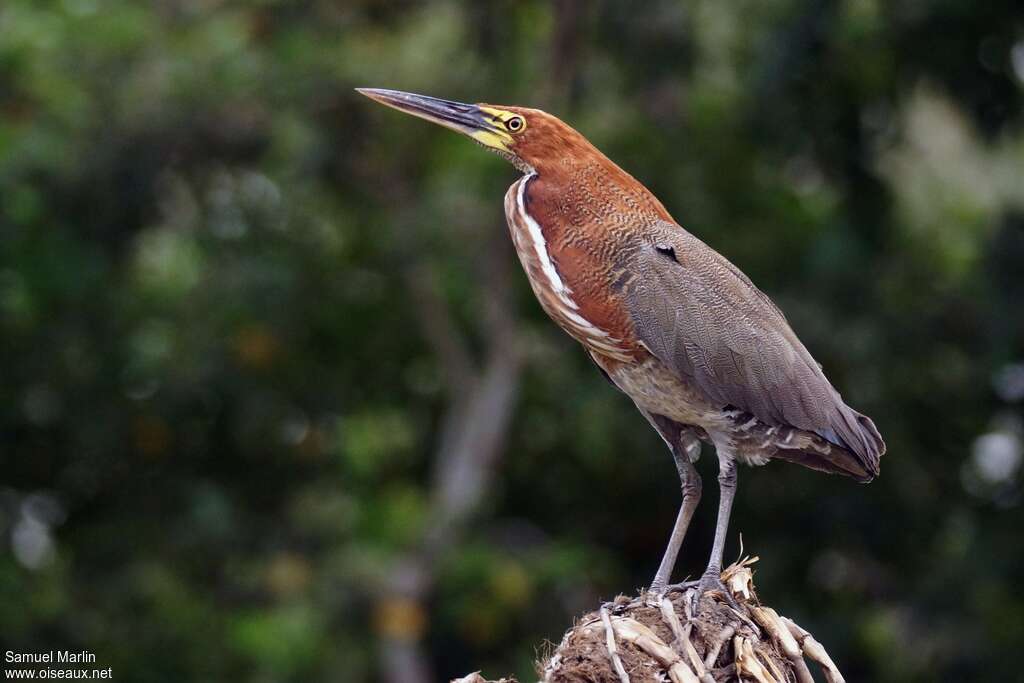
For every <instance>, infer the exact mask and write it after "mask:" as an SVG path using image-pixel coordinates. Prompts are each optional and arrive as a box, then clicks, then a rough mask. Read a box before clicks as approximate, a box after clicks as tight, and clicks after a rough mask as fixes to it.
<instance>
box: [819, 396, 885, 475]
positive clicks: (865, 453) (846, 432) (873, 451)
mask: <svg viewBox="0 0 1024 683" xmlns="http://www.w3.org/2000/svg"><path fill="white" fill-rule="evenodd" d="M831 422H832V425H831V428H830V429H826V430H823V431H822V432H820V434H821V436H822V437H824V438H825V439H828V440H829V441H831V442H832V443H834V444H836V445H837V446H842V447H843V448H844V449H846V450H847V451H849V452H850V454H851V455H853V456H854V457H855V458H856V460H857V465H859V467H857V468H856V469H858V470H861V471H862V472H863V474H861V473H860V472H851V474H853V475H854V476H856V477H857V478H858V479H860V480H861V481H871V480H872V479H874V478H875V477H877V476H878V473H879V470H880V465H881V463H880V461H881V458H882V455H884V454H885V441H883V440H882V435H881V434H879V433H878V429H877V428H876V427H875V423H874V422H872V421H871V418H870V417H868V416H867V415H862V414H860V413H858V412H857V411H856V410H854V409H853V408H851V407H850V406H848V405H846V404H845V403H842V402H839V403H838V405H837V406H836V409H835V412H834V413H833V417H832V421H831Z"/></svg>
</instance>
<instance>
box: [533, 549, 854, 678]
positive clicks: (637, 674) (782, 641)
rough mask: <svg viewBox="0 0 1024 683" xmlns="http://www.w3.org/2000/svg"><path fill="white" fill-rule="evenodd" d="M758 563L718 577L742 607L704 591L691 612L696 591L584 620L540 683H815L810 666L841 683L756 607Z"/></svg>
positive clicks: (791, 626)
mask: <svg viewBox="0 0 1024 683" xmlns="http://www.w3.org/2000/svg"><path fill="white" fill-rule="evenodd" d="M757 559H758V558H756V557H746V558H744V559H742V560H740V561H739V562H737V563H735V564H733V565H731V566H729V567H728V568H726V569H725V571H723V572H722V583H724V584H725V586H726V588H727V589H728V590H729V592H730V593H732V597H733V598H734V599H735V601H736V603H737V604H738V606H739V610H736V609H734V608H733V607H731V606H730V605H729V602H728V600H727V599H726V596H724V595H720V594H718V593H716V592H714V591H709V592H707V593H705V595H704V596H703V597H702V598H701V604H700V606H699V609H697V610H696V612H697V613H696V614H692V613H691V612H690V609H691V608H690V605H691V599H692V597H693V596H692V595H691V592H692V591H694V590H696V588H695V587H694V588H688V589H686V590H682V591H678V592H671V591H670V592H669V593H668V594H665V595H652V594H650V593H646V594H643V595H641V596H639V597H637V598H623V597H620V598H618V599H617V600H616V601H615V603H614V604H612V605H610V606H605V607H604V608H602V609H601V610H600V611H599V612H596V613H591V614H588V615H586V616H584V617H583V618H582V619H581V620H580V621H579V623H578V624H577V625H576V626H575V627H574V628H573V629H571V630H570V631H569V632H568V633H566V634H565V637H564V638H563V639H562V642H561V644H560V645H559V646H558V648H557V649H556V650H555V651H554V653H553V654H552V656H551V657H550V659H548V660H547V661H546V662H544V663H542V664H541V668H540V674H541V680H542V683H569V682H570V681H571V682H573V683H576V682H578V681H595V682H604V681H608V682H609V683H640V682H641V681H666V680H667V681H671V682H672V683H717V682H718V681H735V680H740V681H756V682H757V683H812V682H813V680H814V679H813V678H812V676H811V672H810V668H809V666H808V662H810V663H811V664H813V665H815V666H818V667H820V668H821V670H822V672H823V674H824V677H825V680H827V681H829V683H833V682H836V683H838V682H840V681H843V676H842V674H840V673H839V670H838V669H837V668H836V666H835V663H833V661H832V659H831V658H830V657H829V656H828V654H827V653H826V652H825V649H824V648H823V647H822V646H821V644H820V643H819V642H818V641H816V640H815V639H814V638H813V637H812V636H811V635H810V634H809V633H808V632H807V631H805V630H804V629H802V628H800V627H799V626H798V625H797V624H795V623H794V622H793V621H792V620H790V619H786V618H785V617H780V616H779V615H778V613H777V612H776V611H775V610H773V609H772V608H771V607H766V606H764V605H762V604H761V603H760V601H759V600H758V598H757V594H756V593H755V592H754V582H753V574H754V573H753V569H752V568H751V567H752V565H753V564H754V563H755V562H757ZM613 645H614V650H613V647H612V646H613ZM612 652H614V656H613V655H612ZM616 661H617V662H618V664H615V663H614V662H616Z"/></svg>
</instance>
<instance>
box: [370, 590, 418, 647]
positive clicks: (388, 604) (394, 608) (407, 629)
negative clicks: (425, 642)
mask: <svg viewBox="0 0 1024 683" xmlns="http://www.w3.org/2000/svg"><path fill="white" fill-rule="evenodd" d="M373 626H374V629H375V630H376V631H377V633H378V634H379V635H381V636H384V637H387V638H395V639H397V640H418V639H419V638H420V637H421V636H422V635H423V631H424V630H425V629H426V627H427V615H426V612H424V611H423V606H422V605H420V603H419V602H417V601H415V600H410V599H409V598H398V597H396V598H388V599H386V600H382V601H381V602H378V603H377V606H376V608H375V609H374V612H373Z"/></svg>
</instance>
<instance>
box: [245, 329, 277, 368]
mask: <svg viewBox="0 0 1024 683" xmlns="http://www.w3.org/2000/svg"><path fill="white" fill-rule="evenodd" d="M280 348H281V344H280V342H278V340H277V337H275V336H274V334H273V333H272V332H271V331H270V330H269V329H267V327H266V326H265V325H247V326H246V327H243V328H242V329H240V330H239V331H238V333H237V334H236V335H235V339H234V350H235V357H237V358H238V361H239V362H240V363H241V364H242V365H247V366H249V367H253V368H265V367H267V366H268V365H270V363H271V362H273V360H274V358H275V357H276V356H277V354H278V352H279V351H280Z"/></svg>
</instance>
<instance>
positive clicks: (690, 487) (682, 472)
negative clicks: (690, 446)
mask: <svg viewBox="0 0 1024 683" xmlns="http://www.w3.org/2000/svg"><path fill="white" fill-rule="evenodd" d="M672 455H673V457H674V458H675V461H676V468H677V469H678V470H679V482H680V484H681V485H682V489H683V502H682V505H680V506H679V514H678V515H676V523H675V525H674V526H673V527H672V535H671V536H670V537H669V539H668V546H666V547H665V554H664V555H663V556H662V558H661V564H660V565H659V566H658V573H657V574H655V575H654V580H653V581H652V582H651V588H650V591H651V592H652V593H654V594H655V595H658V594H661V593H664V592H665V587H666V586H667V585H668V581H669V579H670V578H672V570H673V569H674V568H675V566H676V557H678V555H679V548H680V547H682V545H683V538H684V537H685V536H686V529H687V527H689V526H690V520H691V519H692V518H693V512H694V510H696V509H697V503H699V502H700V493H701V482H700V475H699V474H697V468H696V467H694V466H693V463H691V462H690V459H689V456H688V455H687V453H686V451H685V450H684V449H681V448H679V447H675V448H673V449H672Z"/></svg>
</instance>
